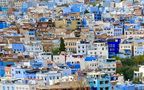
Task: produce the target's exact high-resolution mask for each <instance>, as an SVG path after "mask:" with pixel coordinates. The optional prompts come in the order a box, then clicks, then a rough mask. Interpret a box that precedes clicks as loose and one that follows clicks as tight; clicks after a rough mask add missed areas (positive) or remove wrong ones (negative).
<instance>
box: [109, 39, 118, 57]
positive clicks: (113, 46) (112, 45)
mask: <svg viewBox="0 0 144 90" xmlns="http://www.w3.org/2000/svg"><path fill="white" fill-rule="evenodd" d="M120 42H121V39H119V38H114V39H108V40H107V43H108V53H109V58H112V57H114V56H116V55H117V54H118V53H119V44H120Z"/></svg>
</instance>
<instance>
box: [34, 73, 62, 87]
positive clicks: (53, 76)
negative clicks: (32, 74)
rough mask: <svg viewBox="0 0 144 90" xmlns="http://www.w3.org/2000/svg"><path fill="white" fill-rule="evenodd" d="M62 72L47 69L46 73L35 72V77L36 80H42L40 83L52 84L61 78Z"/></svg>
mask: <svg viewBox="0 0 144 90" xmlns="http://www.w3.org/2000/svg"><path fill="white" fill-rule="evenodd" d="M61 77H62V74H61V73H60V72H58V71H49V72H47V73H42V72H40V73H37V74H36V79H37V80H38V81H42V83H44V84H47V85H53V84H55V83H57V82H59V80H60V79H61Z"/></svg>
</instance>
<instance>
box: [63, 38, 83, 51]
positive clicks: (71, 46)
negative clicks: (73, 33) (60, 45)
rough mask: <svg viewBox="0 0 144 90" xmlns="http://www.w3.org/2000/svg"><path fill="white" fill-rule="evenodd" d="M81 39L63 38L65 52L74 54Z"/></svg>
mask: <svg viewBox="0 0 144 90" xmlns="http://www.w3.org/2000/svg"><path fill="white" fill-rule="evenodd" d="M80 40H81V38H79V37H67V38H64V41H65V47H66V51H68V52H76V43H77V42H79V41H80Z"/></svg>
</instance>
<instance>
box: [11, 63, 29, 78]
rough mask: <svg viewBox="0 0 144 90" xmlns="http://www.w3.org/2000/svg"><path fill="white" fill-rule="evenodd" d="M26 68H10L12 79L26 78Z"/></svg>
mask: <svg viewBox="0 0 144 90" xmlns="http://www.w3.org/2000/svg"><path fill="white" fill-rule="evenodd" d="M26 70H27V69H26V68H22V67H15V66H14V67H11V76H12V78H26Z"/></svg>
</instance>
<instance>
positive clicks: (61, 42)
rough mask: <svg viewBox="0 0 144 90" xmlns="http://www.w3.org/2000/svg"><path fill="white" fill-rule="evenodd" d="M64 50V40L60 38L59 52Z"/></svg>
mask: <svg viewBox="0 0 144 90" xmlns="http://www.w3.org/2000/svg"><path fill="white" fill-rule="evenodd" d="M65 50H66V48H65V43H64V39H63V38H60V48H59V51H60V52H61V51H65Z"/></svg>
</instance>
